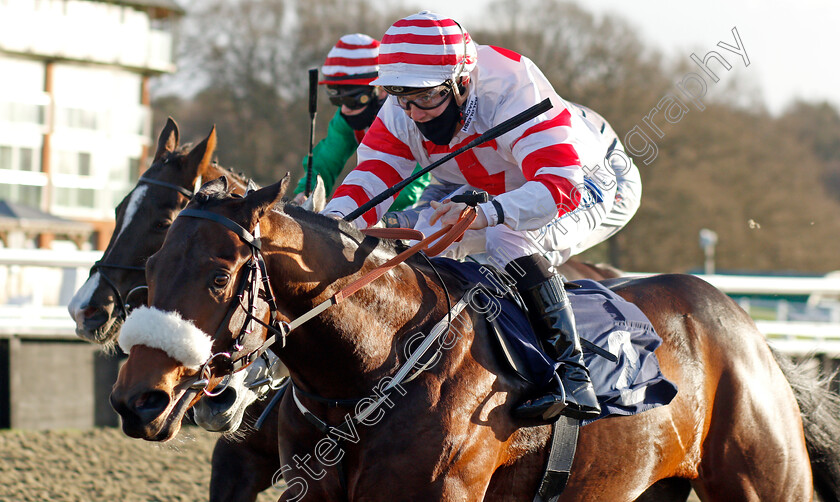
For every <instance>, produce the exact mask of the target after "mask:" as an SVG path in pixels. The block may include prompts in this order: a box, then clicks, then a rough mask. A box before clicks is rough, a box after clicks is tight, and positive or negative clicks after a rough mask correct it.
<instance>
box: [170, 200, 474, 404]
mask: <svg viewBox="0 0 840 502" xmlns="http://www.w3.org/2000/svg"><path fill="white" fill-rule="evenodd" d="M182 216H183V217H189V218H200V219H205V220H210V221H213V222H216V223H219V224H221V225H223V226H225V227H226V228H228V229H229V230H231V231H232V232H234V233H235V234H236V235H237V236H238V237H239V238H240V239H241V240H242V241H243V242H244V243H245V244H246V245H247V246H248V247H249V248H250V252H251V258H250V259H249V262H248V264H246V265H245V266H246V267H248V271H247V273H246V274H245V276H244V277H243V278H242V280H241V282H240V284H239V287H238V290H237V294H236V297H237V298H238V299H239V301H237V302H233V303H231V304H230V307H229V309H228V312H227V314H226V316H225V318H224V320H223V321H222V322H221V324H220V325H219V327H218V329H217V331H216V334H215V335H214V337H213V339H214V340H216V339H218V338H219V337H220V336H221V335H223V334H224V331H230V330H229V329H228V327H227V326H228V322H229V320H230V319H231V317H232V316H233V314H234V312H236V310H237V309H239V308H240V307H242V309H243V310H244V312H245V316H246V320H245V322H243V324H242V328H241V330H240V332H239V334H238V335H237V336H236V339H235V341H234V345H233V349H234V350H233V351H232V352H217V353H214V354H212V355H211V356H210V358H209V359H207V361H205V362H204V364H202V365H201V367H200V369H199V371H198V373H197V376H196V379H197V380H196V381H195V382H194V383H192V384H191V385H190V389H191V390H193V391H198V390H200V391H202V392H203V393H204V394H205V395H215V394H218V393H219V392H222V391H223V390H224V388H222V390H217V389H214V391H213V394H210V391H208V387H209V386H210V383H211V379H212V377H213V373H214V372H213V370H212V369H211V367H210V366H211V365H215V367H216V368H217V369H219V370H221V371H224V374H222V375H216V378H222V379H223V380H227V381H229V378H228V377H229V376H230V375H231V374H233V373H235V372H237V371H240V370H242V369H244V368H245V367H247V366H248V365H249V364H251V363H252V362H253V361H254V360H256V359H257V358H258V357H259V356H260V355H262V354H263V353H264V352H265V351H266V350H268V348H269V347H270V346H271V345H273V344H274V343H275V342H277V341H278V340H279V341H280V343H281V347H285V345H286V337H287V336H288V335H289V334H290V333H291V332H292V331H294V330H295V329H296V328H298V327H300V326H301V325H303V324H304V323H306V322H308V321H310V320H312V319H313V318H315V317H316V316H317V315H319V314H320V313H322V312H324V311H325V310H327V309H328V308H330V307H332V306H333V305H337V304H339V303H341V302H342V301H344V300H346V299H347V298H348V297H350V296H351V295H353V294H354V293H356V292H357V291H359V290H360V289H362V288H363V287H365V286H366V285H368V284H370V283H371V282H373V281H374V280H376V279H377V278H379V277H381V276H382V275H384V274H385V273H386V272H388V271H389V270H391V269H393V268H394V267H396V266H397V265H399V264H400V263H403V262H404V261H405V260H407V259H408V258H409V257H411V256H413V255H415V254H417V253H419V252H421V251H424V252H425V254H426V255H427V256H435V255H437V254H439V253H441V252H442V251H443V250H445V249H446V248H447V247H449V246H450V245H451V244H452V243H453V242H455V241H456V240H458V239H459V238H460V237H461V236H462V235H463V234H464V232H465V231H466V230H467V229H468V228H469V226H470V225H471V224H472V222H473V221H474V220H475V218H476V211H475V208H473V207H468V208H466V209H465V210H464V211H463V212H462V213H461V215H460V217H459V219H458V221H457V222H456V223H455V224H454V225H450V226H447V227H444V228H442V229H440V230H438V231H437V232H435V233H433V234H432V235H430V236H428V237H425V236H424V235H423V233H422V232H420V231H418V230H413V229H404V228H394V229H390V228H374V229H367V230H363V233H364V234H366V235H368V236H371V237H377V238H385V239H412V240H418V241H419V242H418V243H417V244H415V245H413V246H411V247H409V248H408V249H405V250H404V251H402V252H401V253H399V254H397V255H396V256H394V257H393V258H391V259H389V260H388V261H386V262H385V263H382V264H381V265H379V266H377V267H376V268H374V269H373V270H371V271H369V272H367V273H365V274H364V275H363V276H361V277H360V278H358V279H356V280H354V281H353V282H351V283H350V284H348V285H346V286H345V287H344V288H342V289H341V290H339V291H338V292H337V293H335V294H334V295H333V296H331V297H330V298H328V299H326V300H324V301H323V302H321V303H319V304H318V305H316V306H315V307H313V308H312V309H310V310H309V311H307V312H306V313H304V314H303V315H301V316H298V317H297V318H295V319H293V320H291V321H283V320H281V319H280V312H279V309H278V307H277V301H276V299H275V297H274V293H273V292H272V290H271V285H270V282H269V278H268V273H267V269H266V265H265V260H264V258H263V255H262V251H261V247H262V243H261V241H260V237H259V222H257V224H256V226H255V228H254V232H253V233H251V232H249V231H247V230H246V229H245V228H244V227H242V226H241V225H239V224H238V223H236V222H234V221H233V220H231V219H229V218H227V217H224V216H221V215H219V214H217V213H213V212H210V211H206V210H201V209H185V210H183V211H181V213H180V214H179V215H178V217H179V218H180V217H182ZM246 294H247V297H248V299H247V306H246V305H245V304H244V301H245V295H246ZM256 298H261V299H262V300H263V301H265V302H266V303H267V304H268V308H269V322H268V323H266V322H264V321H263V320H262V319H260V318H258V317H257V316H256V303H255V300H256ZM253 323H256V324H259V325H260V326H262V327H263V328H265V330H266V332H267V333H266V334H267V336H266V338H265V339H264V340H263V341H262V343H261V344H260V345H259V346H258V347H257V348H256V349H254V350H251V351H247V350H244V348H245V346H246V344H245V337H246V336H247V335H249V334H250V333H252V332H253V330H252V329H251V328H252V325H253ZM269 333H270V335H269ZM222 384H224V387H226V382H224V381H223V382H221V383H220V385H222Z"/></svg>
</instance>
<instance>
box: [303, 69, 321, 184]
mask: <svg viewBox="0 0 840 502" xmlns="http://www.w3.org/2000/svg"><path fill="white" fill-rule="evenodd" d="M317 114H318V68H310V69H309V155H307V156H306V191H305V192H304V194H305V195H306V196H307V197H309V194H310V192H311V191H312V149H313V148H315V115H317Z"/></svg>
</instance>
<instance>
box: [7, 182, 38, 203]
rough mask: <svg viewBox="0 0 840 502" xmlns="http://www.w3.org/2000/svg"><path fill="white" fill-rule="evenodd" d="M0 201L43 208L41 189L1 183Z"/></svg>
mask: <svg viewBox="0 0 840 502" xmlns="http://www.w3.org/2000/svg"><path fill="white" fill-rule="evenodd" d="M0 199H5V200H8V201H10V202H16V203H18V204H24V205H27V206H30V207H34V208H39V207H41V187H39V186H33V185H10V184H8V183H0Z"/></svg>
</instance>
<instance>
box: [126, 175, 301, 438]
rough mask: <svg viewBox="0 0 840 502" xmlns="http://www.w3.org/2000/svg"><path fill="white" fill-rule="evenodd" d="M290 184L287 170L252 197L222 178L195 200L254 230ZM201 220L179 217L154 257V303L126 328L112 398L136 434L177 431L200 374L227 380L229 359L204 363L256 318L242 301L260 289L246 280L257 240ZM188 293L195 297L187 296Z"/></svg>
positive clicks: (259, 312) (258, 308)
mask: <svg viewBox="0 0 840 502" xmlns="http://www.w3.org/2000/svg"><path fill="white" fill-rule="evenodd" d="M287 184H288V177H286V178H284V179H283V181H281V182H279V183H276V184H274V185H271V186H269V187H266V188H264V189H261V190H257V191H255V192H253V193H251V194H249V195H247V196H246V197H243V198H231V189H230V187H229V186H228V183H227V179H226V178H219V179H217V180H214V181H211V182H208V183H206V184H205V185H204V186H203V187H202V188H201V190H200V191H199V193H198V194H197V195H196V197H195V199H194V201H193V202H192V203H191V204H190V205H189V206H188V208H190V209H199V210H201V211H212V212H214V213H215V214H219V215H221V216H223V217H225V218H228V219H229V220H231V221H234V222H236V223H237V224H239V225H240V226H241V227H242V228H244V229H249V231H252V230H253V229H254V228H255V227H256V225H257V222H258V221H259V219H260V218H262V216H263V215H264V214H265V213H266V212H267V211H269V210H270V209H271V207H273V206H274V205H275V204H276V203H278V202H279V201H280V200H281V198H282V196H283V194H284V193H285V190H286V186H287ZM222 201H224V202H225V203H224V204H222V203H221V202H222ZM195 223H196V221H195V219H194V218H189V217H183V216H182V217H179V218H177V219H176V220H175V222H174V223H173V225H172V228H171V229H170V232H169V234H168V235H167V237H166V240H165V242H164V245H163V247H162V248H161V249H160V251H159V252H158V253H156V254H155V255H153V256H152V257H151V258H150V259H149V260H148V262H147V279H148V283H149V305H151V306H152V307H151V308H141V309H138V310H136V311H135V312H133V313H132V314H131V316H130V317H129V318H128V322H126V324H125V326H124V328H123V332H122V334H121V336H120V345H121V346H122V347H123V349H124V350H126V351H127V352H129V360H128V361H127V362H126V364H125V365H124V366H123V367H122V369H121V370H120V375H119V378H118V380H117V383H116V384H115V386H114V390H113V392H112V395H111V402H112V405H113V406H114V408H115V409H116V410H117V412H118V413H119V414H120V415H121V416H122V418H123V429H124V430H125V432H126V434H128V435H130V436H133V437H141V438H144V439H149V440H166V439H170V438H171V437H174V435H175V434H176V433H177V432H178V429H179V428H180V422H181V418H182V416H183V414H184V412H186V410H187V409H188V408H189V406H190V405H192V404H194V403H195V402H196V401H197V400H198V397H195V393H194V392H192V393H191V392H190V386H191V385H192V384H193V383H194V382H195V380H196V379H197V377H201V376H209V377H210V382H211V383H210V385H211V387H212V385H215V384H217V383H219V381H220V380H221V378H218V377H216V376H214V375H212V374H211V373H212V370H214V369H215V366H214V365H215V364H216V363H220V362H223V361H220V360H214V362H213V364H211V365H208V366H207V368H208V373H203V372H202V373H201V374H200V369H201V368H202V367H203V365H204V363H205V362H207V361H208V360H209V359H210V358H211V355H213V354H223V353H232V352H233V351H234V349H233V343H234V339H235V338H236V337H237V336H238V335H239V334H240V333H242V332H243V330H244V329H245V324H246V323H247V324H250V323H249V321H248V319H247V315H246V313H247V311H246V310H245V309H243V308H238V307H239V305H240V302H241V301H245V302H247V300H243V298H248V297H253V296H255V295H256V292H255V291H244V290H243V288H240V286H244V285H245V282H246V279H244V278H242V276H244V275H245V272H247V271H248V266H250V265H251V264H252V263H253V262H252V258H253V255H252V251H251V248H250V247H249V246H248V245H243V243H242V241H241V240H240V237H239V236H238V235H237V234H235V233H234V232H232V231H230V230H228V229H225V227H222V226H220V225H217V224H213V223H212V222H210V223H211V225H212V226H209V228H208V225H198V228H196V225H195ZM202 229H203V230H205V231H199V230H202ZM207 230H209V231H207ZM243 270H244V272H243ZM184 296H187V297H189V298H190V301H189V302H184V301H183V298H184ZM254 300H255V307H254V310H253V311H250V312H251V314H252V315H254V316H255V317H257V318H265V317H267V305H266V304H265V302H264V301H259V300H258V299H256V298H254ZM187 303H189V305H187ZM254 326H256V325H254ZM250 329H251V328H249V330H250ZM264 336H265V335H264V334H263V335H262V338H261V337H260V336H259V335H258V334H255V335H254V336H253V337H251V336H247V337H246V338H245V339H244V345H245V347H255V346H258V345H259V344H260V343H262V339H263V338H264ZM214 359H215V357H214ZM220 359H224V358H220Z"/></svg>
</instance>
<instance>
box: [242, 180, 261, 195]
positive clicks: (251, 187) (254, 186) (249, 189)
mask: <svg viewBox="0 0 840 502" xmlns="http://www.w3.org/2000/svg"><path fill="white" fill-rule="evenodd" d="M259 189H260V187H258V186H257V184H256V183H254V180H251V179H249V180H248V185H247V186H246V187H245V196H246V197H247V196H248V194H249V193H251V192H256V191H257V190H259Z"/></svg>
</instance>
